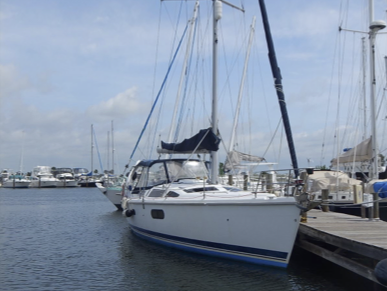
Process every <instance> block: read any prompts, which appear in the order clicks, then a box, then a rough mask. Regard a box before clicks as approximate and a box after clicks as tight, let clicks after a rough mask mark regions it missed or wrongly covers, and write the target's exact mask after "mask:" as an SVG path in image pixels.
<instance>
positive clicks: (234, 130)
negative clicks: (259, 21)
mask: <svg viewBox="0 0 387 291" xmlns="http://www.w3.org/2000/svg"><path fill="white" fill-rule="evenodd" d="M254 31H255V16H254V17H253V21H252V23H251V30H250V36H249V43H248V48H247V52H246V57H245V64H244V68H243V74H242V80H241V85H240V87H239V95H238V103H237V108H236V114H235V117H234V124H233V127H232V132H231V138H230V145H229V149H228V152H229V153H230V152H231V151H232V150H233V149H234V142H235V132H236V128H237V125H238V119H239V113H240V107H241V101H242V93H243V88H244V84H245V78H246V71H247V65H248V62H249V57H250V49H251V43H252V41H253V36H254Z"/></svg>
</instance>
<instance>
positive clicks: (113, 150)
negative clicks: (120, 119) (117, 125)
mask: <svg viewBox="0 0 387 291" xmlns="http://www.w3.org/2000/svg"><path fill="white" fill-rule="evenodd" d="M114 152H115V149H114V128H113V120H112V174H114Z"/></svg>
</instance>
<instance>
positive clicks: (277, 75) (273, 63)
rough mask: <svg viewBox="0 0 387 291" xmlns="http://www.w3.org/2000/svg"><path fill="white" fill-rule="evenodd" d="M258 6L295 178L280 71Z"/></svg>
mask: <svg viewBox="0 0 387 291" xmlns="http://www.w3.org/2000/svg"><path fill="white" fill-rule="evenodd" d="M259 5H260V7H261V13H262V21H263V25H264V28H265V34H266V41H267V47H268V49H269V59H270V66H271V71H272V74H273V77H274V85H275V89H276V91H277V96H278V102H279V105H280V108H281V113H282V122H283V124H284V128H285V133H286V137H287V140H288V147H289V152H290V157H291V160H292V165H293V170H294V175H295V177H296V178H297V177H298V163H297V157H296V151H295V148H294V143H293V136H292V131H291V128H290V121H289V116H288V112H287V109H286V102H285V95H284V92H283V87H282V81H281V80H282V77H281V72H280V69H279V67H278V64H277V58H276V55H275V50H274V44H273V39H272V37H271V32H270V26H269V20H268V17H267V13H266V7H265V3H264V1H263V0H259Z"/></svg>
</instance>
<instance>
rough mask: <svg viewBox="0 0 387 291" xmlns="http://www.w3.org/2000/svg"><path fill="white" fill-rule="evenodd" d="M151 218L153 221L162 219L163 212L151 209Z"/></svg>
mask: <svg viewBox="0 0 387 291" xmlns="http://www.w3.org/2000/svg"><path fill="white" fill-rule="evenodd" d="M151 215H152V218H154V219H164V217H165V215H164V210H161V209H152V210H151Z"/></svg>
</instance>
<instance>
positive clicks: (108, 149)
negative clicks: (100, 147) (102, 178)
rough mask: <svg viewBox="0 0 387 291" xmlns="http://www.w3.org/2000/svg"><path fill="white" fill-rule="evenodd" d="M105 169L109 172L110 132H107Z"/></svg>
mask: <svg viewBox="0 0 387 291" xmlns="http://www.w3.org/2000/svg"><path fill="white" fill-rule="evenodd" d="M106 156H107V167H106V170H107V171H109V168H110V131H108V132H107V155H106Z"/></svg>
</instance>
